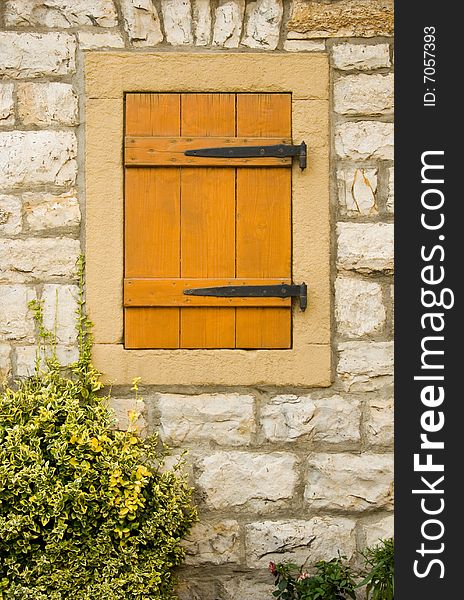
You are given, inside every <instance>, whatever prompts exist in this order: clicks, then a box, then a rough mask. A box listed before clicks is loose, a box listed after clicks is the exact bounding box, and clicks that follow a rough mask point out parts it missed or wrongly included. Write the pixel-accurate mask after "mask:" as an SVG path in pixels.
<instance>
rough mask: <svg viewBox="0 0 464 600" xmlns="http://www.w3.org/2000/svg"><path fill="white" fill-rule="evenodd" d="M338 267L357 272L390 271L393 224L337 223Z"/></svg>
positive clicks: (392, 251) (392, 253)
mask: <svg viewBox="0 0 464 600" xmlns="http://www.w3.org/2000/svg"><path fill="white" fill-rule="evenodd" d="M337 231H338V259H337V266H338V268H339V269H340V270H345V271H359V272H360V273H372V272H377V271H380V272H385V273H391V272H392V271H393V256H394V247H393V225H392V224H389V223H339V224H338V227H337Z"/></svg>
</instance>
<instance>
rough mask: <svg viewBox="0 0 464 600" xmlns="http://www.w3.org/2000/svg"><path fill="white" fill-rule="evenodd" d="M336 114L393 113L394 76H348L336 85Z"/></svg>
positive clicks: (363, 74) (339, 80) (362, 74)
mask: <svg viewBox="0 0 464 600" xmlns="http://www.w3.org/2000/svg"><path fill="white" fill-rule="evenodd" d="M334 103H335V112H337V113H340V114H342V115H357V114H364V115H386V114H391V113H392V112H393V74H387V75H366V74H365V73H360V74H359V75H346V76H345V77H340V79H337V80H336V81H335V83H334Z"/></svg>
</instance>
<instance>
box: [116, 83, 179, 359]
mask: <svg viewBox="0 0 464 600" xmlns="http://www.w3.org/2000/svg"><path fill="white" fill-rule="evenodd" d="M126 134H127V135H131V136H140V135H154V134H158V135H166V136H178V135H179V134H180V95H179V94H127V95H126ZM125 175H126V183H125V187H126V193H125V276H126V277H179V275H180V170H179V169H169V168H156V169H143V168H135V169H126V172H125ZM124 317H125V318H124V323H125V324H124V334H125V340H124V341H125V347H126V348H178V347H179V322H180V317H179V309H178V308H139V307H138V308H125V310H124Z"/></svg>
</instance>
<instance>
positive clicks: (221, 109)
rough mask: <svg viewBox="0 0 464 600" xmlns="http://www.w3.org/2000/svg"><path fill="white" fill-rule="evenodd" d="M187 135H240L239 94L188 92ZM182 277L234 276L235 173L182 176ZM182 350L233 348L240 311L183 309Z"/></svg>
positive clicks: (200, 171)
mask: <svg viewBox="0 0 464 600" xmlns="http://www.w3.org/2000/svg"><path fill="white" fill-rule="evenodd" d="M181 135H182V136H199V137H204V136H235V95H234V94H183V95H182V111H181ZM181 182H182V183H181V185H182V200H181V277H189V278H192V277H195V278H197V277H208V278H209V277H217V278H219V277H220V278H222V277H224V278H234V277H235V170H234V169H233V168H230V167H228V168H220V167H217V168H210V167H202V168H196V167H193V168H188V169H182V176H181ZM180 318H181V325H180V345H181V347H182V348H234V347H235V310H234V309H232V308H195V309H193V308H182V309H181V316H180Z"/></svg>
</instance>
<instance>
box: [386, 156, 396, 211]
mask: <svg viewBox="0 0 464 600" xmlns="http://www.w3.org/2000/svg"><path fill="white" fill-rule="evenodd" d="M387 212H389V213H391V214H393V213H394V212H395V167H390V168H389V169H388V197H387Z"/></svg>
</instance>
